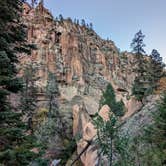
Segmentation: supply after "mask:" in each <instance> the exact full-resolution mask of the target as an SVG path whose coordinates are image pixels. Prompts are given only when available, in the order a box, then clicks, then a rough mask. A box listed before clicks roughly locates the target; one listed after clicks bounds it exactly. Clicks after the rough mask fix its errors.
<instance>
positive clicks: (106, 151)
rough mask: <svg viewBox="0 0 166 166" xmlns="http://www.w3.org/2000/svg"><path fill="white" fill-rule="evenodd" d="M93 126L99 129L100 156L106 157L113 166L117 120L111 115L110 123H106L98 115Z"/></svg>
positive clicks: (97, 139) (97, 138) (97, 140)
mask: <svg viewBox="0 0 166 166" xmlns="http://www.w3.org/2000/svg"><path fill="white" fill-rule="evenodd" d="M93 124H94V125H95V128H96V129H97V137H96V142H97V145H99V147H100V149H99V152H98V153H99V156H101V155H103V156H106V157H107V159H108V161H109V165H110V166H113V140H114V139H115V138H116V136H117V128H116V125H117V119H116V117H115V116H114V115H110V118H109V120H108V121H104V120H103V119H102V118H101V117H100V116H99V115H98V114H97V115H96V117H95V118H94V119H93Z"/></svg>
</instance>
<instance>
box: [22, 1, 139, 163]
mask: <svg viewBox="0 0 166 166" xmlns="http://www.w3.org/2000/svg"><path fill="white" fill-rule="evenodd" d="M23 21H24V24H25V25H26V26H27V33H28V42H29V43H30V44H34V45H35V46H36V49H35V50H32V51H31V55H30V56H25V55H21V56H20V58H19V61H20V65H21V67H24V65H26V64H27V63H32V64H35V65H36V66H37V72H36V75H37V76H39V79H38V80H37V81H36V84H37V86H38V105H39V109H41V108H47V107H48V101H47V97H46V92H45V91H46V90H45V89H46V86H47V80H48V74H49V72H51V73H54V75H55V76H56V79H57V82H58V87H59V93H60V95H59V97H58V104H59V110H60V112H61V114H62V115H63V120H64V122H65V123H67V131H68V132H67V133H68V137H72V135H73V136H77V135H78V134H80V135H81V139H79V140H78V141H77V152H78V153H80V152H81V150H82V149H83V148H84V147H85V146H86V144H87V142H88V141H89V140H90V139H92V138H93V137H94V136H95V129H94V127H93V125H92V123H91V117H92V116H93V115H95V113H96V112H97V111H98V109H99V101H100V98H101V94H102V92H103V91H104V90H105V88H106V85H107V84H108V83H111V84H112V85H113V88H114V90H115V93H116V98H117V100H118V101H120V100H121V99H122V100H123V102H124V104H125V107H126V113H125V115H124V117H122V119H121V120H126V119H127V118H129V117H130V116H131V115H133V114H134V113H135V112H137V111H138V110H139V109H140V108H141V107H142V104H141V103H140V102H138V101H136V100H135V98H134V97H131V87H132V84H133V81H134V78H135V76H136V73H134V72H133V71H134V69H135V68H136V67H137V63H136V60H135V56H134V55H133V54H131V53H128V52H123V53H120V52H119V50H118V49H117V47H116V46H115V44H114V42H113V41H110V40H109V41H108V40H104V39H101V38H100V36H98V35H97V34H96V33H95V31H94V30H92V29H89V28H87V27H85V26H80V25H78V24H76V23H73V22H72V20H71V19H63V20H56V19H54V17H53V16H52V15H51V13H50V12H49V11H48V10H47V9H46V8H45V7H44V6H43V5H42V4H41V3H40V4H39V5H38V6H37V7H36V8H35V9H33V8H31V7H30V6H29V5H28V4H27V3H25V4H24V12H23ZM105 111H106V112H107V111H108V108H105V109H104V116H105ZM130 121H131V120H130ZM128 123H130V122H128ZM128 123H126V126H127V125H128ZM128 126H130V125H128ZM131 126H132V125H131ZM124 128H125V126H124ZM54 146H60V144H57V143H56V142H54V144H52V145H51V146H50V149H49V150H48V151H51V150H52V151H53V149H54ZM96 151H97V147H96V146H95V144H92V146H90V147H89V149H88V150H87V151H86V152H85V153H84V155H83V156H82V157H81V159H82V162H83V163H84V165H85V166H86V165H87V166H88V164H89V163H91V164H90V165H91V166H93V165H94V164H95V163H93V161H94V160H95V161H96V162H97V159H96V157H97V156H96V155H97V154H96V153H97V152H96ZM89 154H91V157H89ZM48 155H49V152H48ZM54 157H55V158H56V154H54ZM69 163H70V162H69ZM92 163H93V164H92Z"/></svg>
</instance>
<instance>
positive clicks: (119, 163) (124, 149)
mask: <svg viewBox="0 0 166 166" xmlns="http://www.w3.org/2000/svg"><path fill="white" fill-rule="evenodd" d="M114 140H115V141H114V147H115V153H116V155H117V159H116V160H115V162H114V166H134V164H133V163H132V157H131V154H130V153H131V152H130V151H129V143H130V139H129V137H128V135H123V136H119V135H117V136H116V139H114Z"/></svg>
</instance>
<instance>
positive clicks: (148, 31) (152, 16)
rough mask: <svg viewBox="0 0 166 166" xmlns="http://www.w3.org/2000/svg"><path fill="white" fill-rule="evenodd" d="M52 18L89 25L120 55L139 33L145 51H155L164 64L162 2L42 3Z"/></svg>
mask: <svg viewBox="0 0 166 166" xmlns="http://www.w3.org/2000/svg"><path fill="white" fill-rule="evenodd" d="M44 2H45V6H46V7H47V8H48V9H49V10H50V11H51V12H52V14H53V15H54V16H58V15H59V14H62V15H63V16H64V17H71V18H72V19H74V18H78V19H82V18H84V19H85V20H87V22H92V23H93V25H94V29H95V30H96V32H97V33H98V34H99V35H100V36H101V37H102V38H107V37H109V38H110V39H111V40H113V41H114V42H115V44H116V46H117V47H118V48H120V49H121V50H122V51H123V50H127V51H130V43H131V40H132V39H133V37H134V34H135V33H136V32H137V31H138V30H139V29H142V32H143V33H144V34H145V35H146V38H145V44H146V51H147V53H148V54H149V53H150V52H151V50H152V49H153V48H155V49H157V50H158V51H159V52H160V54H161V56H162V57H163V58H164V61H165V62H166V0H44Z"/></svg>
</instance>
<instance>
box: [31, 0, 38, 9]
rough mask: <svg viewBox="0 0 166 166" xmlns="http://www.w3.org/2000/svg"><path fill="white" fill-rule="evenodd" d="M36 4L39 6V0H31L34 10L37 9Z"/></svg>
mask: <svg viewBox="0 0 166 166" xmlns="http://www.w3.org/2000/svg"><path fill="white" fill-rule="evenodd" d="M35 4H37V0H31V5H32V7H33V8H34V7H35Z"/></svg>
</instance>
